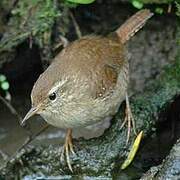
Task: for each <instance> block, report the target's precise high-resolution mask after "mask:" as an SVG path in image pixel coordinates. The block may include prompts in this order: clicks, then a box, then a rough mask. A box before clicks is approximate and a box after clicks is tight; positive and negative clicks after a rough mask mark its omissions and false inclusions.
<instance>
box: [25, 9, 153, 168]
mask: <svg viewBox="0 0 180 180" xmlns="http://www.w3.org/2000/svg"><path fill="white" fill-rule="evenodd" d="M152 15H153V13H151V12H150V11H149V10H147V9H144V10H141V11H139V12H137V13H136V14H135V15H133V16H132V17H131V18H129V19H128V20H127V21H126V22H125V23H124V24H123V25H122V26H121V27H120V28H119V29H117V31H116V32H114V33H112V34H110V35H108V36H107V37H102V36H92V35H91V36H85V37H82V38H80V39H79V40H76V41H74V42H72V43H71V44H69V45H68V46H67V47H66V48H65V49H64V50H62V51H61V52H60V53H59V54H58V55H57V56H56V57H55V58H54V61H53V62H52V64H51V65H50V66H49V67H48V68H47V69H46V71H45V72H44V73H42V74H41V75H40V77H39V78H38V80H37V81H36V83H35V84H34V87H33V89H32V93H31V100H32V108H31V109H30V111H29V112H28V113H27V114H26V116H25V117H24V119H23V121H22V124H23V123H24V122H25V121H26V120H27V119H29V118H30V117H32V116H33V115H34V114H40V115H41V116H42V117H43V118H44V119H45V121H47V123H49V124H51V125H53V126H56V127H60V128H65V129H68V131H67V135H66V139H65V144H64V151H63V152H62V154H63V155H64V153H65V155H66V160H67V164H68V167H69V169H70V170H71V171H72V167H71V164H70V160H69V151H71V152H72V153H74V150H73V145H72V129H73V128H77V127H84V126H88V125H92V124H94V123H97V122H98V121H102V120H104V119H105V118H106V117H109V116H113V115H114V114H115V113H116V112H117V111H118V108H119V106H120V104H121V103H122V101H123V100H124V99H126V104H127V109H126V117H125V121H124V123H123V124H122V127H123V126H124V124H125V123H126V122H127V123H128V135H127V136H128V138H127V139H129V134H130V129H131V124H132V125H133V127H134V120H133V118H132V114H131V111H130V106H129V102H128V96H127V88H128V83H129V63H128V55H127V51H126V49H125V43H126V42H127V41H128V40H129V39H130V37H132V36H133V35H134V34H135V33H136V32H137V31H138V30H139V29H140V28H141V27H142V26H143V25H144V24H145V22H146V21H147V20H148V19H149V18H150V17H151V16H152Z"/></svg>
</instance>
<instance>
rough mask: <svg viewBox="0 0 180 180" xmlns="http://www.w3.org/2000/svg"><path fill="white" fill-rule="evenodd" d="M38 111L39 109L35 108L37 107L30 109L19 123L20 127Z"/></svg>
mask: <svg viewBox="0 0 180 180" xmlns="http://www.w3.org/2000/svg"><path fill="white" fill-rule="evenodd" d="M38 110H39V108H37V107H32V108H31V109H30V110H29V111H28V113H27V114H26V116H25V117H24V119H23V120H22V121H21V126H23V125H24V123H25V122H26V121H27V120H28V119H29V118H30V117H32V116H34V115H35V114H36V113H37V111H38Z"/></svg>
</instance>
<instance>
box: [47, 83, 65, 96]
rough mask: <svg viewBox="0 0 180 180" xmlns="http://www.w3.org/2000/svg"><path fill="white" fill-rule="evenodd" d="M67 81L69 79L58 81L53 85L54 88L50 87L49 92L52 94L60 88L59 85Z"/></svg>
mask: <svg viewBox="0 0 180 180" xmlns="http://www.w3.org/2000/svg"><path fill="white" fill-rule="evenodd" d="M66 82H67V79H65V80H62V81H60V82H58V83H56V84H55V85H54V87H52V88H51V89H50V91H49V92H48V94H52V93H53V92H55V91H57V89H58V88H59V87H61V86H63V85H64V84H65V83H66Z"/></svg>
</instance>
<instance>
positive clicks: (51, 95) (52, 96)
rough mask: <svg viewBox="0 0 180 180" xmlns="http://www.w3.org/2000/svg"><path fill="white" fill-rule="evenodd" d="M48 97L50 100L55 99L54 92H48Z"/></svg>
mask: <svg viewBox="0 0 180 180" xmlns="http://www.w3.org/2000/svg"><path fill="white" fill-rule="evenodd" d="M49 99H50V100H51V101H53V100H55V99H56V93H52V94H50V95H49Z"/></svg>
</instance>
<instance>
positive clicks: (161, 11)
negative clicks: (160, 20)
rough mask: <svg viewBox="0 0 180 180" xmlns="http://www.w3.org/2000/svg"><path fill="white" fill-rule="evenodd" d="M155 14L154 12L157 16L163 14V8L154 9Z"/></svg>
mask: <svg viewBox="0 0 180 180" xmlns="http://www.w3.org/2000/svg"><path fill="white" fill-rule="evenodd" d="M155 12H156V13H157V14H163V8H160V7H157V8H156V9H155Z"/></svg>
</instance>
